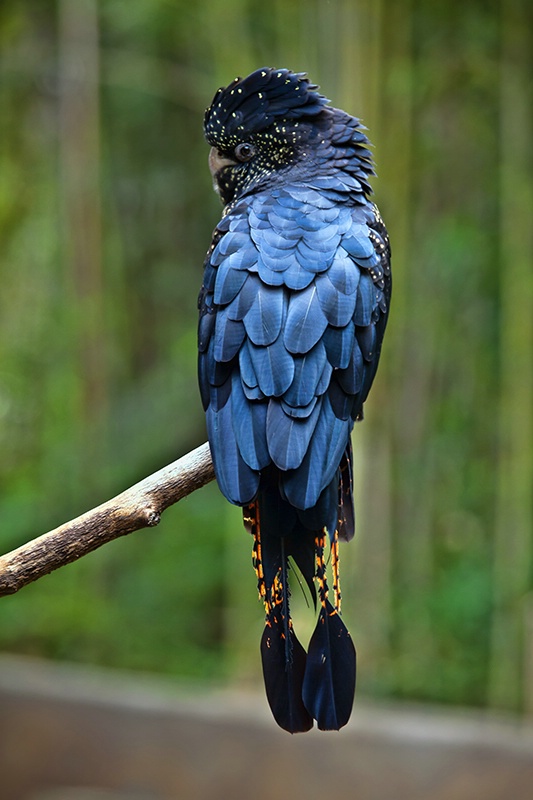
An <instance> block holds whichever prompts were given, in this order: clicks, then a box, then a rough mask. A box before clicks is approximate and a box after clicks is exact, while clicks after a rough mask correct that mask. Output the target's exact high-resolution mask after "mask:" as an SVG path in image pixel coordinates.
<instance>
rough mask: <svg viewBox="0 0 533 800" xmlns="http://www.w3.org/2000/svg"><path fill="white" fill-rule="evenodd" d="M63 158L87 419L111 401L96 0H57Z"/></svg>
mask: <svg viewBox="0 0 533 800" xmlns="http://www.w3.org/2000/svg"><path fill="white" fill-rule="evenodd" d="M58 13H59V83H60V106H59V130H60V135H59V142H60V147H59V160H60V173H61V193H62V218H63V226H64V230H63V242H64V259H65V266H66V271H67V275H66V285H67V287H70V291H71V292H72V296H71V298H70V301H69V302H71V305H72V309H73V315H74V314H75V315H76V316H75V318H74V319H72V320H70V321H71V323H72V329H73V330H75V331H76V336H77V339H78V342H77V344H78V353H79V375H80V383H81V387H80V396H81V408H80V415H81V420H80V421H81V426H82V429H83V430H86V425H87V423H89V422H91V421H93V420H95V419H97V418H98V417H99V416H100V415H101V414H102V411H103V409H104V407H105V404H106V396H107V389H106V365H105V337H104V319H103V316H104V312H103V305H104V304H103V285H102V284H103V281H102V210H101V199H100V169H99V166H100V102H99V52H98V47H99V45H98V3H97V0H77V2H72V0H59V3H58Z"/></svg>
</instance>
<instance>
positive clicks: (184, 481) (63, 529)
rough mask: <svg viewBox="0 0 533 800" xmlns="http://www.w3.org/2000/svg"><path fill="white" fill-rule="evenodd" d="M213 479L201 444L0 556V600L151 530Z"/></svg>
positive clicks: (212, 471) (205, 452) (205, 451)
mask: <svg viewBox="0 0 533 800" xmlns="http://www.w3.org/2000/svg"><path fill="white" fill-rule="evenodd" d="M214 477H215V473H214V469H213V462H212V460H211V453H210V451H209V445H208V444H203V445H201V447H197V448H196V450H192V451H191V452H190V453H187V455H185V456H183V457H182V458H180V459H178V460H177V461H174V462H173V463H172V464H169V466H168V467H164V468H163V469H161V470H159V471H158V472H154V474H153V475H150V476H149V477H148V478H145V479H144V480H143V481H141V482H140V483H136V484H135V485H134V486H132V487H131V488H129V489H126V491H125V492H122V493H121V494H119V495H117V496H116V497H114V498H113V499H112V500H108V501H107V503H103V504H102V505H100V506H97V507H96V508H93V509H92V510H91V511H87V512H86V513H85V514H82V515H81V517H76V519H73V520H71V521H70V522H66V523H65V524H64V525H60V527H59V528H55V529H54V530H53V531H49V532H48V533H44V534H43V535H42V536H39V537H38V538H37V539H32V541H31V542H28V543H27V544H23V545H22V546H21V547H18V548H17V549H16V550H13V551H12V552H11V553H6V555H5V556H0V597H3V596H4V595H7V594H14V593H15V592H18V590H19V589H22V587H23V586H26V585H27V584H28V583H31V582H32V581H36V580H37V579H38V578H41V577H42V576H43V575H48V573H49V572H52V571H53V570H54V569H58V567H62V566H63V565H64V564H70V563H71V562H72V561H76V560H77V559H78V558H81V557H82V556H84V555H86V554H87V553H90V552H91V551H92V550H96V549H97V548H98V547H101V546H102V545H103V544H106V542H110V541H112V540H113V539H118V537H119V536H124V535H126V534H127V533H132V532H133V531H137V530H139V529H140V528H147V527H153V526H154V525H157V524H158V523H159V520H160V519H161V514H162V513H163V511H164V510H165V509H166V508H168V507H169V506H171V505H173V504H174V503H177V502H178V500H181V499H182V498H183V497H186V496H187V495H189V494H192V492H194V491H195V490H196V489H200V488H201V487H202V486H205V485H206V483H209V482H210V481H212V480H213V478H214Z"/></svg>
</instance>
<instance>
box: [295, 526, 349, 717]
mask: <svg viewBox="0 0 533 800" xmlns="http://www.w3.org/2000/svg"><path fill="white" fill-rule="evenodd" d="M324 541H325V533H322V534H321V535H319V536H317V537H316V539H315V547H316V578H317V583H318V595H319V600H320V606H321V607H320V611H319V615H318V620H317V624H316V627H315V630H314V633H313V635H312V637H311V641H310V642H309V648H308V652H307V660H306V669H305V676H304V682H303V695H302V697H303V701H304V705H305V707H306V708H307V710H308V712H309V713H310V714H311V715H312V717H313V718H314V719H316V721H317V725H318V727H319V728H320V730H323V731H329V730H334V731H337V730H339V729H340V728H342V727H344V725H346V723H347V722H348V720H349V718H350V714H351V713H352V705H353V699H354V694H355V675H356V655H355V647H354V645H353V642H352V638H351V636H350V634H349V632H348V629H347V627H346V625H345V624H344V622H343V621H342V619H341V617H340V614H339V611H340V589H339V582H338V556H337V537H336V536H335V538H334V542H333V543H332V553H333V580H334V593H335V606H336V607H333V606H332V604H331V603H330V601H329V600H328V586H327V582H326V566H325V563H324Z"/></svg>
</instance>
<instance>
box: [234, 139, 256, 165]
mask: <svg viewBox="0 0 533 800" xmlns="http://www.w3.org/2000/svg"><path fill="white" fill-rule="evenodd" d="M254 155H255V147H254V146H253V144H250V142H241V144H238V145H237V147H236V148H235V156H236V158H238V159H239V161H249V160H250V159H251V158H253V157H254Z"/></svg>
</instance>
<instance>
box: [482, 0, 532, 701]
mask: <svg viewBox="0 0 533 800" xmlns="http://www.w3.org/2000/svg"><path fill="white" fill-rule="evenodd" d="M525 5H526V3H525V0H502V2H501V18H502V42H501V65H500V276H501V281H500V396H499V409H498V432H499V453H498V458H497V459H496V464H497V470H498V476H497V477H498V481H497V498H496V522H495V540H494V566H493V580H494V615H493V625H492V632H491V658H490V685H489V700H490V704H491V705H493V706H498V707H504V708H509V709H518V708H519V707H520V706H521V703H522V699H523V698H522V695H524V696H525V697H528V696H529V697H531V692H532V687H531V686H529V687H523V685H522V678H523V677H525V678H527V677H528V676H527V675H526V676H522V674H521V672H522V664H523V663H524V659H523V652H524V644H526V643H524V642H523V641H522V634H523V625H522V623H523V611H524V608H523V607H524V603H525V602H526V593H527V590H528V588H529V581H530V577H531V555H532V551H531V538H532V524H533V506H532V491H533V450H532V441H533V272H532V267H531V265H532V263H533V232H532V231H533V229H532V226H531V209H532V208H533V189H532V177H533V175H532V173H533V167H532V157H531V142H532V141H533V125H532V111H533V91H532V86H531V69H532V67H533V64H532V63H531V62H532V58H531V52H532V48H533V37H532V33H531V29H530V28H529V27H528V26H527V25H524V11H525ZM526 64H529V70H527V69H525V65H526ZM529 679H531V676H529ZM523 689H524V690H523Z"/></svg>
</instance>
